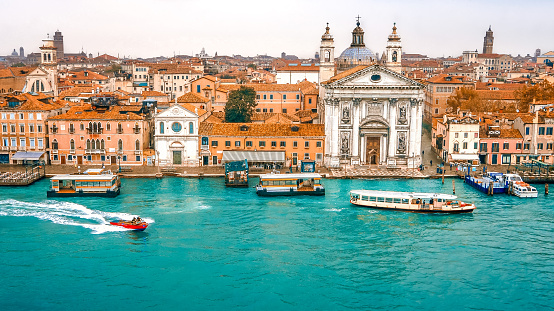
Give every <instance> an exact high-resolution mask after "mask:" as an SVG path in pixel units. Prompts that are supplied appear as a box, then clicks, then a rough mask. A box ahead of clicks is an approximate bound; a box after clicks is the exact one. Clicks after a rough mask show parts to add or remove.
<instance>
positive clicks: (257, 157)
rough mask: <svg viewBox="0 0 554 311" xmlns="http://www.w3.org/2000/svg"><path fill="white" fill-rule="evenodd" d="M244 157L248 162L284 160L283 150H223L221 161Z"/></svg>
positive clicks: (241, 159)
mask: <svg viewBox="0 0 554 311" xmlns="http://www.w3.org/2000/svg"><path fill="white" fill-rule="evenodd" d="M244 159H246V160H247V161H248V162H250V163H256V162H257V163H260V162H263V163H273V162H285V152H284V151H227V150H223V159H222V160H221V162H222V163H225V162H232V161H243V160H244Z"/></svg>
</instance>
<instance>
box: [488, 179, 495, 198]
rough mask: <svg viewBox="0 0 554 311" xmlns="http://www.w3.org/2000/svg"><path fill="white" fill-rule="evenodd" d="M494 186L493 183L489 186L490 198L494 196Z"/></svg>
mask: <svg viewBox="0 0 554 311" xmlns="http://www.w3.org/2000/svg"><path fill="white" fill-rule="evenodd" d="M493 185H494V184H493V183H492V182H491V183H490V184H489V193H488V194H489V195H490V196H492V195H493V194H494V189H493Z"/></svg>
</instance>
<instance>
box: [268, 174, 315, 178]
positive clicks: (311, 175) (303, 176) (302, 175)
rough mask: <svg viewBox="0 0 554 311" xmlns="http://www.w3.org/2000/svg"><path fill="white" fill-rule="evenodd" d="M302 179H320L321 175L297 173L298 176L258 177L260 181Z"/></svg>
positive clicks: (274, 175) (275, 175) (271, 175)
mask: <svg viewBox="0 0 554 311" xmlns="http://www.w3.org/2000/svg"><path fill="white" fill-rule="evenodd" d="M304 178H321V175H319V174H316V173H298V174H273V173H271V174H264V175H260V179H304Z"/></svg>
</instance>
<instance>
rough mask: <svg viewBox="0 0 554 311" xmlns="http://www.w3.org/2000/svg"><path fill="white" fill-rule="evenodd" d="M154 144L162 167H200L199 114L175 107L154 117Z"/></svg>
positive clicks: (179, 106)
mask: <svg viewBox="0 0 554 311" xmlns="http://www.w3.org/2000/svg"><path fill="white" fill-rule="evenodd" d="M154 122H155V124H156V130H155V133H154V143H155V149H156V157H159V158H158V165H160V166H198V165H199V160H198V159H199V158H198V122H199V121H198V114H197V113H196V112H195V111H189V110H188V109H185V108H183V107H182V106H181V105H178V104H176V105H173V106H171V107H169V108H168V109H167V110H165V111H163V112H160V113H158V114H157V115H156V116H155V117H154Z"/></svg>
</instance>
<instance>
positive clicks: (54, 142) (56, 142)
mask: <svg viewBox="0 0 554 311" xmlns="http://www.w3.org/2000/svg"><path fill="white" fill-rule="evenodd" d="M52 149H54V150H58V141H57V140H55V139H54V141H53V142H52Z"/></svg>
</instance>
